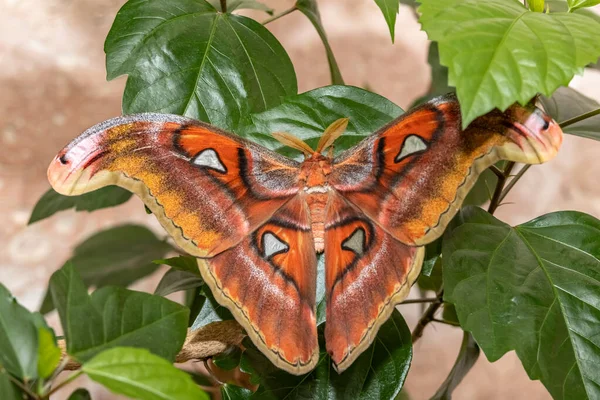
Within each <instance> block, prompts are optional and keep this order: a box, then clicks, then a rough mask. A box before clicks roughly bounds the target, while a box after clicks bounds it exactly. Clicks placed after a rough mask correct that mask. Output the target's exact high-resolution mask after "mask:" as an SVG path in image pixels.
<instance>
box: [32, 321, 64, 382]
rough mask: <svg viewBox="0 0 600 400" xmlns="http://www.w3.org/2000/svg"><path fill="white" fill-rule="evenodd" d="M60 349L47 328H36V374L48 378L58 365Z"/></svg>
mask: <svg viewBox="0 0 600 400" xmlns="http://www.w3.org/2000/svg"><path fill="white" fill-rule="evenodd" d="M60 356H61V354H60V349H59V348H58V346H57V345H56V338H55V337H54V334H53V333H52V331H51V330H50V329H48V328H44V327H40V328H38V365H37V370H38V375H39V376H40V377H42V378H48V377H49V376H50V375H52V372H54V370H55V369H56V367H58V363H59V362H60Z"/></svg>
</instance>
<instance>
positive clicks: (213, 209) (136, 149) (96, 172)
mask: <svg viewBox="0 0 600 400" xmlns="http://www.w3.org/2000/svg"><path fill="white" fill-rule="evenodd" d="M298 166H299V165H298V163H296V162H295V161H293V160H290V159H287V158H285V157H282V156H280V155H278V154H277V153H274V152H272V151H269V150H267V149H265V148H263V147H259V146H257V145H254V144H252V143H251V142H248V141H245V140H243V139H241V138H238V137H236V136H234V135H231V134H228V133H226V132H223V131H220V130H218V129H217V128H215V127H212V126H210V125H206V124H203V123H201V122H198V121H194V120H190V119H187V118H182V117H179V116H174V115H162V114H138V115H132V116H125V117H119V118H114V119H111V120H108V121H106V122H103V123H101V124H98V125H96V126H94V127H92V128H90V129H88V130H87V131H86V132H84V133H83V134H82V135H81V136H79V137H78V138H77V139H75V140H74V141H73V142H71V143H70V144H69V145H68V146H67V147H65V149H63V150H62V151H61V152H60V153H59V154H58V155H57V156H56V158H55V159H54V161H53V162H52V164H51V165H50V168H49V169H48V178H49V180H50V182H51V184H52V186H53V187H54V189H55V190H56V191H58V192H59V193H63V194H68V195H74V194H81V193H85V192H89V191H91V190H95V189H98V188H100V187H103V186H107V185H118V186H121V187H124V188H126V189H128V190H131V191H132V192H134V193H136V194H137V195H138V196H139V197H141V199H142V200H143V201H144V203H145V204H146V205H147V206H148V207H149V208H150V210H152V212H153V213H154V214H155V215H156V217H157V218H158V220H159V221H160V222H161V224H162V225H163V227H164V228H165V229H166V230H167V231H168V232H169V233H170V234H171V235H172V236H173V238H174V239H175V241H176V242H177V244H178V245H179V246H180V247H182V248H183V249H184V250H186V251H187V252H188V253H190V254H192V255H195V256H198V257H206V256H212V255H215V254H218V253H220V252H221V251H223V250H225V249H227V248H230V247H232V246H234V245H235V244H237V243H239V242H240V241H241V240H242V239H243V238H244V237H246V236H247V235H248V234H249V233H250V232H252V231H254V230H255V229H256V228H257V227H258V226H260V225H262V224H263V223H264V222H265V221H266V220H267V219H268V218H270V217H271V215H272V214H273V213H274V212H275V211H276V210H277V209H278V208H279V207H281V206H282V205H283V204H284V203H285V202H286V201H288V200H289V199H290V198H291V197H292V196H294V195H295V193H296V192H297V188H296V186H297V180H298Z"/></svg>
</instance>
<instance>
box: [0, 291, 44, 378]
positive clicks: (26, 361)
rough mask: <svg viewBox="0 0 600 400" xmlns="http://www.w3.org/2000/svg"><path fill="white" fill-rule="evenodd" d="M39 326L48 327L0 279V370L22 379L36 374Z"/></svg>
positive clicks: (33, 376) (34, 376)
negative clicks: (18, 301)
mask: <svg viewBox="0 0 600 400" xmlns="http://www.w3.org/2000/svg"><path fill="white" fill-rule="evenodd" d="M39 328H45V329H48V327H47V326H45V323H44V322H43V320H42V319H40V318H38V317H36V316H35V315H34V314H32V313H31V312H29V311H28V310H27V309H26V308H25V307H23V306H22V305H20V304H19V303H17V300H16V299H15V298H14V297H13V296H12V295H11V294H10V292H9V291H8V289H7V288H6V287H4V285H2V284H1V283H0V370H1V369H2V368H4V369H5V370H6V371H8V372H9V373H11V374H13V375H15V376H17V377H19V378H21V379H23V380H30V379H33V378H36V377H37V376H38V373H37V364H38V329H39Z"/></svg>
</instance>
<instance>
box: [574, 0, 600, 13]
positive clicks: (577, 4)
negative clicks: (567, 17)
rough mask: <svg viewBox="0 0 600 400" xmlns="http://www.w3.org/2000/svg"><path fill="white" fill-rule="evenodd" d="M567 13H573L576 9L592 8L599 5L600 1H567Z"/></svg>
mask: <svg viewBox="0 0 600 400" xmlns="http://www.w3.org/2000/svg"><path fill="white" fill-rule="evenodd" d="M567 3H568V4H569V11H575V10H577V9H578V8H584V7H594V6H595V5H598V4H600V0H567Z"/></svg>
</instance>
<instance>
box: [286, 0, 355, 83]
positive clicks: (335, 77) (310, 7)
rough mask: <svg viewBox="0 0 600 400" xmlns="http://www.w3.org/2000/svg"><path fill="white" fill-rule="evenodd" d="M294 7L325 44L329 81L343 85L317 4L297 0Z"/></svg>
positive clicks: (312, 1) (312, 0)
mask: <svg viewBox="0 0 600 400" xmlns="http://www.w3.org/2000/svg"><path fill="white" fill-rule="evenodd" d="M296 8H297V9H298V10H299V11H300V12H302V14H304V15H306V18H308V20H309V21H310V22H311V23H312V24H313V26H314V27H315V29H316V30H317V33H318V34H319V37H320V38H321V41H322V42H323V46H325V53H326V54H327V62H328V63H329V73H330V74H331V83H332V84H333V85H343V84H344V78H342V73H341V72H340V68H339V67H338V64H337V61H336V59H335V56H334V55H333V50H332V49H331V46H330V45H329V40H328V39H327V34H326V33H325V28H323V23H322V22H321V15H320V14H319V8H318V6H317V1H316V0H298V1H296Z"/></svg>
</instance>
